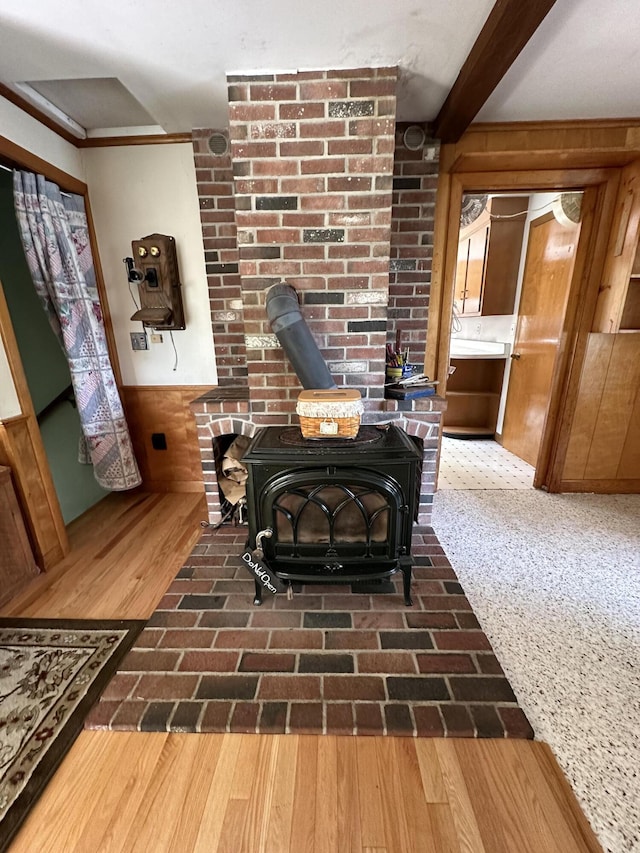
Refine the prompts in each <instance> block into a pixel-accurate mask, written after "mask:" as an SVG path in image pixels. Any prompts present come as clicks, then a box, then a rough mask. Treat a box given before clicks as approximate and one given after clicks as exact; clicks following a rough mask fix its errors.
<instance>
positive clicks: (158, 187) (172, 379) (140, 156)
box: [83, 143, 218, 386]
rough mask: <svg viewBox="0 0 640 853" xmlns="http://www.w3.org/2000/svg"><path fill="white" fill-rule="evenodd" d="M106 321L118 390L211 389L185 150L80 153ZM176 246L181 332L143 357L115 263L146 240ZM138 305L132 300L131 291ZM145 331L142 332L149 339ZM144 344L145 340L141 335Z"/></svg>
mask: <svg viewBox="0 0 640 853" xmlns="http://www.w3.org/2000/svg"><path fill="white" fill-rule="evenodd" d="M83 159H84V166H85V170H86V176H87V184H88V186H89V200H90V203H91V210H92V213H93V218H94V222H95V227H96V233H97V238H98V247H99V252H100V261H101V264H102V269H103V272H104V278H105V284H106V289H107V298H108V302H109V310H110V312H111V320H112V323H113V330H114V334H115V338H116V346H117V350H118V359H119V362H120V368H121V371H122V380H123V384H124V385H207V386H213V385H216V384H217V381H218V378H217V372H216V365H215V354H214V349H213V334H212V331H211V315H210V310H209V295H208V290H207V277H206V270H205V264H204V252H203V248H202V232H201V228H200V213H199V202H198V195H197V190H196V176H195V167H194V164H193V150H192V147H191V145H190V144H189V143H179V144H166V145H129V146H117V147H112V148H88V149H84V151H83ZM154 233H159V234H169V235H171V236H172V237H175V239H176V246H177V253H178V265H179V268H180V278H181V282H182V298H183V302H184V309H185V319H186V326H187V328H186V329H185V330H184V331H179V332H173V339H174V342H175V346H176V350H177V354H178V364H177V369H175V370H174V369H173V368H174V363H175V353H174V350H173V346H172V344H171V339H170V335H169V332H162V337H163V341H162V343H158V344H153V343H149V347H150V348H149V349H148V350H146V351H139V352H137V351H136V352H134V351H133V350H132V349H131V340H130V337H129V334H130V332H140V331H142V324H141V323H139V322H135V323H134V322H132V321H131V320H130V317H131V315H132V314H133V313H134V311H135V310H136V308H135V305H134V303H133V300H132V298H131V294H130V292H129V288H128V287H127V278H126V274H125V266H124V264H123V262H122V259H123V258H125V257H127V256H130V255H131V241H132V240H139V239H140V238H141V237H145V236H146V235H147V234H154ZM134 294H135V295H136V298H137V292H136V289H135V288H134ZM149 332H150V330H148V333H149ZM148 336H149V337H150V334H148Z"/></svg>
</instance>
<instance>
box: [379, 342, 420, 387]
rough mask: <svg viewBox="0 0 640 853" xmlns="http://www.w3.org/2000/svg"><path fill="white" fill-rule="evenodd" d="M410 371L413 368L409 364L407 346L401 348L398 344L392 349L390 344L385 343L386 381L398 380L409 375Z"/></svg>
mask: <svg viewBox="0 0 640 853" xmlns="http://www.w3.org/2000/svg"><path fill="white" fill-rule="evenodd" d="M412 373H413V368H412V366H411V365H410V364H409V347H406V348H405V349H404V350H401V349H400V346H399V345H396V349H394V348H393V347H392V346H391V344H387V355H386V372H385V376H386V379H385V381H386V383H387V384H389V383H391V382H398V381H399V380H400V379H403V378H404V377H406V376H411V374H412Z"/></svg>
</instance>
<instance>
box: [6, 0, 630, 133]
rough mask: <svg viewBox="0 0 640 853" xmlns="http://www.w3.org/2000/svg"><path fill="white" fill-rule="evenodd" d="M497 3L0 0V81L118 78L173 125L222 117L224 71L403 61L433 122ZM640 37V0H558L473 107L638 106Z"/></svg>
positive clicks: (416, 113)
mask: <svg viewBox="0 0 640 853" xmlns="http://www.w3.org/2000/svg"><path fill="white" fill-rule="evenodd" d="M523 2H526V0H523ZM492 5H493V0H366V2H365V0H324V2H315V3H310V2H309V0H306V2H305V0H302V2H301V0H266V1H265V2H262V0H226V2H224V0H182V2H181V3H177V2H175V0H116V2H112V3H104V0H56V2H54V0H20V2H19V3H16V2H15V0H0V34H1V35H0V38H1V49H0V81H2V82H4V83H7V84H12V83H21V82H25V81H34V80H63V79H66V78H91V77H110V78H114V77H115V78H117V79H118V80H120V81H121V83H122V84H123V85H124V86H125V87H126V88H127V89H128V90H129V92H131V94H132V95H133V96H134V98H136V99H137V100H138V101H139V103H140V104H141V105H142V106H143V107H144V109H145V110H146V111H147V112H148V113H149V114H150V116H151V117H152V118H153V120H154V123H155V124H158V125H161V126H162V127H163V128H164V129H165V130H166V131H168V132H173V131H187V130H190V129H191V128H193V127H211V126H213V127H224V126H226V124H227V98H226V81H225V77H226V74H227V73H243V72H244V73H248V72H254V71H259V72H263V73H264V72H273V71H291V70H296V69H310V68H312V69H318V68H320V69H337V68H353V67H361V66H380V65H398V66H399V68H400V84H399V89H398V96H399V100H398V117H399V118H400V119H401V120H411V121H425V120H430V119H433V118H434V117H435V116H436V115H437V113H438V110H439V108H440V106H441V105H442V102H443V101H444V98H445V97H446V94H447V92H448V90H449V89H450V87H451V86H452V84H453V82H454V81H455V79H456V77H457V74H458V71H459V70H460V67H461V66H462V64H463V62H464V60H465V58H466V56H467V54H468V52H469V50H470V48H471V46H472V45H473V43H474V41H475V39H476V37H477V35H478V33H479V31H480V29H481V28H482V25H483V23H484V21H485V19H486V17H487V15H488V14H489V11H490V9H491V7H492ZM638 45H640V0H557V3H556V5H555V6H554V8H553V9H552V11H551V13H550V14H549V16H548V18H547V19H546V20H545V21H544V22H543V24H542V26H541V28H540V30H539V31H538V32H537V33H536V34H535V35H534V37H533V39H532V41H531V42H530V44H529V45H528V46H527V47H526V48H525V51H524V52H523V54H522V55H521V56H520V57H519V58H518V60H516V63H515V64H514V66H513V67H512V69H511V70H510V71H509V72H508V74H507V76H506V77H505V79H504V80H503V82H502V83H501V84H500V85H499V87H498V89H497V90H496V92H495V93H494V94H493V95H492V96H491V98H490V100H489V102H488V103H487V104H486V106H485V107H484V108H483V110H482V111H481V113H480V115H479V119H482V120H501V121H511V120H526V119H532V120H535V119H550V118H581V117H603V118H605V117H611V116H622V115H625V116H632V115H638V114H640V62H638V58H639V56H638V54H639V47H638ZM96 121H97V122H98V123H99V120H96ZM106 121H107V119H106V116H105V122H106ZM111 121H113V118H111V119H109V122H111ZM122 123H123V124H126V122H122Z"/></svg>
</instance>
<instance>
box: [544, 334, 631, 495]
mask: <svg viewBox="0 0 640 853" xmlns="http://www.w3.org/2000/svg"><path fill="white" fill-rule="evenodd" d="M561 490H562V491H594V492H605V493H615V492H637V491H640V332H629V333H620V334H617V335H608V334H600V333H593V334H591V335H589V341H588V344H587V353H586V357H585V360H584V365H583V369H582V375H581V378H580V387H579V391H578V400H577V404H576V410H575V416H574V420H573V427H572V430H571V436H570V439H569V446H568V449H567V457H566V460H565V466H564V471H563V483H562V488H561Z"/></svg>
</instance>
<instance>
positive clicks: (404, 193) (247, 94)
mask: <svg viewBox="0 0 640 853" xmlns="http://www.w3.org/2000/svg"><path fill="white" fill-rule="evenodd" d="M395 89H396V69H389V68H384V69H356V70H352V71H335V72H333V71H320V72H300V73H291V74H273V75H260V76H255V77H246V76H242V77H233V78H230V79H229V117H230V127H229V132H228V135H229V138H230V152H229V154H225V155H222V156H220V155H213V154H212V153H211V152H210V151H209V148H208V144H207V143H208V139H209V137H210V135H211V133H212V131H211V130H206V129H205V130H198V131H194V134H193V140H194V153H195V162H196V170H197V180H198V192H199V197H200V207H201V219H202V229H203V240H204V248H205V255H206V262H207V273H208V281H209V295H210V303H211V317H212V325H213V332H214V338H215V347H216V358H217V363H218V374H219V377H220V380H219V381H220V385H221V386H226V387H223V388H218V389H212V391H211V392H210V393H208V394H206V395H204V396H203V397H202V398H200V399H199V400H197V401H194V403H193V404H192V409H193V411H194V414H195V417H196V423H197V426H198V437H199V442H200V448H201V454H202V461H203V470H204V477H205V490H206V492H207V502H208V507H209V519H210V521H211V522H212V523H215V522H217V521H219V520H220V493H219V490H218V485H217V479H216V474H215V470H214V469H215V465H214V463H213V448H212V442H213V440H214V439H216V438H217V437H219V436H225V435H228V434H243V435H253V434H254V432H255V430H256V429H258V428H259V427H261V426H265V425H268V424H275V425H281V424H287V423H295V422H297V417H296V415H295V412H294V410H295V401H296V399H297V396H298V394H299V392H300V390H301V389H300V381H299V379H298V377H297V376H296V375H295V373H294V372H293V369H292V368H291V366H290V364H289V361H288V359H287V357H286V354H285V352H284V350H283V349H282V348H281V347H280V345H279V343H278V341H277V339H276V338H275V336H274V335H273V334H272V332H271V329H270V327H269V324H268V320H267V317H266V311H265V293H266V290H267V289H268V288H269V287H270V286H271V285H272V284H276V283H278V282H280V281H282V280H285V281H287V282H288V283H290V284H291V285H292V286H293V287H295V289H296V291H297V292H298V294H299V297H300V300H301V311H302V314H303V316H304V318H305V320H306V321H307V324H308V326H309V328H310V330H311V332H312V334H313V336H314V338H315V340H316V342H317V343H318V346H319V347H320V350H321V352H322V353H323V355H324V357H325V359H326V361H327V362H328V365H329V369H330V370H331V373H332V374H333V376H334V378H335V380H336V383H337V384H338V385H340V386H347V387H354V388H358V389H359V390H360V391H361V393H362V395H363V397H364V399H365V408H366V411H365V414H364V416H363V422H364V423H375V422H380V421H391V422H394V423H396V424H397V425H398V426H400V427H402V428H403V429H405V430H406V432H407V433H408V434H409V435H412V436H414V437H415V438H416V439H417V440H418V441H419V442H420V446H422V447H423V451H424V453H423V468H422V477H421V483H420V506H419V515H418V522H419V524H423V525H424V524H428V523H429V521H430V517H431V502H432V496H433V491H434V487H435V476H436V466H437V454H438V446H439V440H438V434H439V424H440V419H441V413H442V409H443V401H441V400H440V399H439V398H437V397H431V398H424V399H419V400H415V401H406V402H399V401H396V400H386V399H384V356H385V344H386V343H387V341H389V342H393V341H394V340H395V332H396V329H398V328H399V329H400V330H401V331H402V333H403V340H404V342H405V344H409V345H410V352H411V357H412V360H414V361H417V362H420V361H421V360H422V357H423V354H424V344H425V341H426V323H427V313H428V290H429V284H430V271H431V252H432V238H433V207H434V204H435V182H436V179H437V156H436V159H435V160H425V159H424V157H423V153H422V151H419V152H410V151H408V150H407V149H406V148H405V147H404V145H403V144H402V131H403V127H399V128H398V129H397V130H396V126H395ZM436 150H437V149H436ZM394 155H395V156H394ZM394 163H395V168H394ZM390 270H391V271H390Z"/></svg>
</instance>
